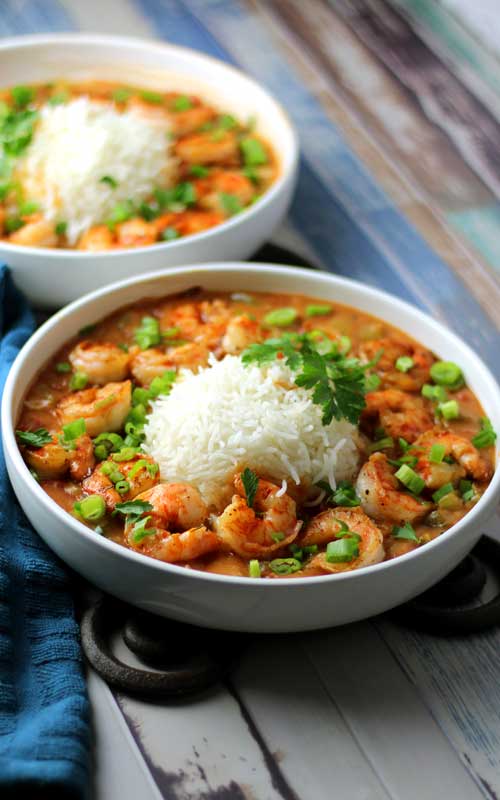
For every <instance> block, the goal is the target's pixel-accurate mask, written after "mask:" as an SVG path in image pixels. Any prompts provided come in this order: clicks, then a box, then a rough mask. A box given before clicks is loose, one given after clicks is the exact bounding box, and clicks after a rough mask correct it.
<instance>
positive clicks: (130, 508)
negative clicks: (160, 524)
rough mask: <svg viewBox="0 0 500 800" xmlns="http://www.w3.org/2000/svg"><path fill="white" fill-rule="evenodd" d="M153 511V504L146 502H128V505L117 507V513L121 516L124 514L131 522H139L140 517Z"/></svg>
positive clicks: (117, 505) (123, 504)
mask: <svg viewBox="0 0 500 800" xmlns="http://www.w3.org/2000/svg"><path fill="white" fill-rule="evenodd" d="M152 510H153V506H152V505H151V503H147V502H146V501H145V500H128V501H127V502H126V503H117V504H116V505H115V511H117V512H118V513H119V514H123V516H124V517H127V518H128V521H130V522H133V521H134V520H138V519H139V517H141V516H142V515H143V514H145V513H146V512H147V511H152Z"/></svg>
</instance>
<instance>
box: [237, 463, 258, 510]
mask: <svg viewBox="0 0 500 800" xmlns="http://www.w3.org/2000/svg"><path fill="white" fill-rule="evenodd" d="M241 482H242V484H243V488H244V489H245V495H246V498H247V505H248V507H249V508H252V507H253V504H254V500H255V495H256V493H257V488H258V486H259V479H258V477H257V475H256V474H255V472H253V471H252V470H251V469H249V468H248V467H246V468H245V469H244V470H243V472H242V473H241Z"/></svg>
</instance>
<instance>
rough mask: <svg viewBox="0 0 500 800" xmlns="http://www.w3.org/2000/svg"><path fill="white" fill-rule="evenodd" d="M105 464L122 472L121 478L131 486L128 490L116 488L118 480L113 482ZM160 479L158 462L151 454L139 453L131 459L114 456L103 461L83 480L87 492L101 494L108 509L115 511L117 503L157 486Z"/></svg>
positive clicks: (116, 471)
mask: <svg viewBox="0 0 500 800" xmlns="http://www.w3.org/2000/svg"><path fill="white" fill-rule="evenodd" d="M105 464H106V465H108V466H111V467H112V468H113V470H114V471H115V473H120V474H121V476H122V477H121V478H119V480H124V481H126V482H127V483H128V485H129V488H128V490H127V491H126V492H123V493H120V492H118V490H117V489H116V488H115V483H116V481H115V482H113V481H112V480H111V477H110V475H107V474H105V472H103V467H104V465H105ZM105 469H106V468H105ZM113 477H115V476H113ZM159 479H160V478H159V469H158V465H157V464H156V462H155V461H154V460H153V459H152V458H151V456H147V455H144V454H143V453H138V454H137V455H135V456H134V457H133V458H131V459H130V460H129V461H114V460H113V458H112V457H111V459H110V460H108V461H103V462H102V463H101V464H99V466H98V467H97V469H95V470H94V472H93V473H92V474H91V475H89V477H88V478H86V479H85V480H84V481H83V483H82V488H83V490H84V492H85V493H86V494H99V495H101V497H103V498H104V500H105V502H106V508H107V509H108V511H113V509H114V507H115V505H116V504H117V503H123V502H125V501H126V500H133V498H134V497H136V496H137V495H138V494H140V493H141V492H145V491H147V490H148V489H151V488H152V487H153V486H155V485H156V484H157V483H158V481H159Z"/></svg>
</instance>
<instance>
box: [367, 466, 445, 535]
mask: <svg viewBox="0 0 500 800" xmlns="http://www.w3.org/2000/svg"><path fill="white" fill-rule="evenodd" d="M356 492H357V494H358V497H359V498H360V499H361V505H362V507H363V511H364V512H365V513H366V514H368V515H369V516H370V517H373V518H374V519H376V520H382V521H383V520H388V521H391V522H394V523H401V522H410V523H413V522H418V521H419V520H420V519H422V518H423V517H425V515H426V514H427V513H428V512H429V511H430V510H431V509H432V507H433V506H432V503H429V502H427V501H426V500H420V499H417V498H416V497H413V496H412V495H410V494H408V493H407V492H404V491H401V489H400V485H399V483H398V479H397V478H396V477H395V476H394V470H393V469H392V467H391V465H390V464H389V462H388V460H387V456H386V455H385V454H384V453H373V455H371V456H370V458H369V459H368V461H366V462H365V463H364V464H363V466H362V467H361V470H360V472H359V475H358V479H357V482H356Z"/></svg>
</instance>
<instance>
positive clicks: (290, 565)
mask: <svg viewBox="0 0 500 800" xmlns="http://www.w3.org/2000/svg"><path fill="white" fill-rule="evenodd" d="M269 568H270V569H271V570H272V572H274V574H275V575H291V574H292V572H298V571H299V569H302V564H301V563H300V561H299V559H298V558H274V559H273V560H272V561H271V562H270V564H269Z"/></svg>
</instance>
